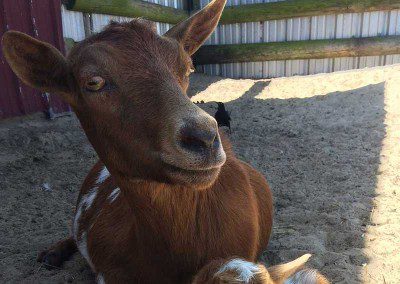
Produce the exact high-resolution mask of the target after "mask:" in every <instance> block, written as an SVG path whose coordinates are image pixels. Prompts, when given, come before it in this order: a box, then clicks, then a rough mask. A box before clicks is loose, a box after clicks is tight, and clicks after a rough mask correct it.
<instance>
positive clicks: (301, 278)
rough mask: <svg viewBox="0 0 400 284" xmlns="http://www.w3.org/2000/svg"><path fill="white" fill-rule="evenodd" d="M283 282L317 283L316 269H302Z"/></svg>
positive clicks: (291, 283)
mask: <svg viewBox="0 0 400 284" xmlns="http://www.w3.org/2000/svg"><path fill="white" fill-rule="evenodd" d="M284 284H317V271H316V270H314V269H304V270H300V271H298V272H296V273H295V274H294V275H293V276H292V277H290V278H288V279H286V280H285V282H284Z"/></svg>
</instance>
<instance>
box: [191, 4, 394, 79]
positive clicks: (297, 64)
mask: <svg viewBox="0 0 400 284" xmlns="http://www.w3.org/2000/svg"><path fill="white" fill-rule="evenodd" d="M208 2H209V1H208V0H201V6H202V7H204V6H205V5H206V4H207V3H208ZM267 2H276V1H268V0H267V1H265V0H263V1H261V0H240V1H239V0H228V2H227V5H228V6H233V5H243V4H252V3H267ZM243 30H245V32H243ZM227 31H228V38H227V37H226V36H225V38H224V37H222V34H221V33H224V34H225V35H226V33H227ZM260 31H261V34H260ZM250 34H251V35H252V37H251V39H252V40H253V41H252V42H282V41H298V40H317V39H338V38H352V37H372V36H385V35H400V10H392V11H377V12H365V13H347V14H337V15H321V16H313V17H300V18H293V19H285V20H272V21H264V22H257V23H250V25H249V23H241V24H229V25H220V26H219V27H218V29H217V30H216V31H215V32H214V34H213V35H212V36H211V39H210V40H208V41H207V42H206V44H234V43H245V42H249V41H248V38H249V35H250ZM259 35H260V39H259V40H256V39H255V37H258V36H259ZM239 37H240V38H239ZM399 62H400V55H387V56H365V57H355V58H353V57H344V58H327V59H307V60H282V61H266V62H246V63H230V64H208V65H204V66H199V67H198V69H199V70H203V71H204V72H205V73H207V74H211V75H221V76H226V77H233V78H239V77H240V78H261V77H262V78H272V77H282V76H293V75H305V74H316V73H328V72H333V71H341V70H349V69H356V68H364V67H372V66H380V65H388V64H394V63H399ZM238 64H239V65H238ZM239 66H240V67H239ZM260 66H261V67H260Z"/></svg>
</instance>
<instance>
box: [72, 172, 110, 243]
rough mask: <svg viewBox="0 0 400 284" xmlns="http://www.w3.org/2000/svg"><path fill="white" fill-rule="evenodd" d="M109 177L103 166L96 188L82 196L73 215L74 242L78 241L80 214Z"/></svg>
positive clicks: (90, 203) (89, 205)
mask: <svg viewBox="0 0 400 284" xmlns="http://www.w3.org/2000/svg"><path fill="white" fill-rule="evenodd" d="M109 176H110V172H109V171H108V169H107V168H106V167H105V166H104V167H103V169H102V170H101V171H100V173H99V176H98V177H97V180H96V186H95V187H93V188H92V189H91V190H90V191H89V192H88V193H87V194H85V195H84V196H82V198H81V201H80V202H79V204H78V208H77V210H76V213H75V217H74V225H73V228H72V230H73V233H74V237H75V240H78V231H79V219H80V218H81V215H82V212H83V211H86V210H88V209H89V208H90V207H91V206H92V204H93V201H94V200H95V199H96V196H97V189H98V186H99V185H100V184H101V183H103V182H104V181H105V180H106V179H107V178H108V177H109Z"/></svg>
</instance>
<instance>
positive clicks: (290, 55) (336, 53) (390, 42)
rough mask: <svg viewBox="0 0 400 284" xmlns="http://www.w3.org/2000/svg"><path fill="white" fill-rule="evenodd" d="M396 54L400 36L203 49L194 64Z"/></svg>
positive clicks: (254, 44) (215, 46)
mask: <svg viewBox="0 0 400 284" xmlns="http://www.w3.org/2000/svg"><path fill="white" fill-rule="evenodd" d="M387 54H400V36H387V37H369V38H350V39H335V40H310V41H290V42H271V43H249V44H226V45H206V46H203V47H201V48H200V49H199V50H198V51H197V52H196V54H195V56H194V62H195V64H214V63H232V62H257V61H271V60H293V59H321V58H334V57H356V56H374V55H387Z"/></svg>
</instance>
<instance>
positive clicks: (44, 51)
mask: <svg viewBox="0 0 400 284" xmlns="http://www.w3.org/2000/svg"><path fill="white" fill-rule="evenodd" d="M2 45H3V54H4V57H5V58H6V60H7V62H8V64H10V67H11V69H12V70H13V71H14V72H15V74H17V76H18V77H19V78H20V79H21V80H22V81H23V82H24V83H25V84H27V85H29V86H31V87H34V88H37V89H40V90H42V91H45V92H58V93H60V92H61V93H64V94H63V95H62V97H63V98H64V99H65V100H66V101H67V102H70V98H69V97H68V96H67V94H65V93H68V92H69V91H70V90H69V85H68V79H69V78H68V76H70V72H69V71H68V70H69V67H68V64H67V60H66V59H65V58H64V56H63V55H62V54H61V53H60V52H59V51H58V50H57V49H56V48H55V47H53V46H51V45H50V44H47V43H45V42H42V41H39V40H37V39H34V38H32V37H30V36H28V35H26V34H24V33H20V32H17V31H8V32H6V33H5V34H4V35H3V39H2Z"/></svg>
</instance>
